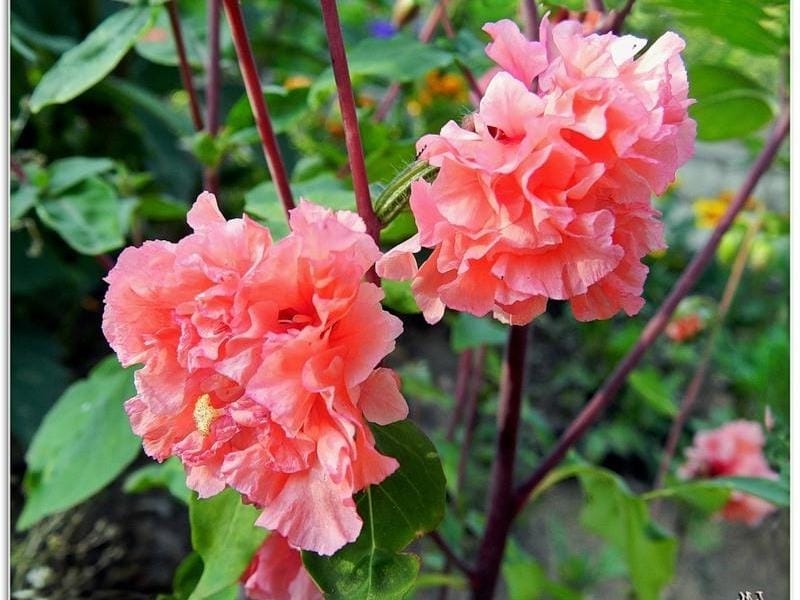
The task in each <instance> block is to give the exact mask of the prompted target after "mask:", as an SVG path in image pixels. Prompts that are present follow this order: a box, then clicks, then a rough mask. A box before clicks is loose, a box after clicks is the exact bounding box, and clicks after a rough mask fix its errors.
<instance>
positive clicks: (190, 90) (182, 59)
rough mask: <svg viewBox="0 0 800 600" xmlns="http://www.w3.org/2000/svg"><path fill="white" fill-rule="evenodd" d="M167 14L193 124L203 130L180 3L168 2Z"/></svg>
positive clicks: (171, 0)
mask: <svg viewBox="0 0 800 600" xmlns="http://www.w3.org/2000/svg"><path fill="white" fill-rule="evenodd" d="M167 14H168V15H169V24H170V27H172V39H173V40H175V49H176V50H177V51H178V70H179V71H180V74H181V82H182V83H183V89H185V90H186V93H187V94H188V95H189V109H190V110H191V113H192V123H194V128H195V129H197V131H200V130H202V129H203V115H202V113H201V112H200V101H199V100H198V99H197V91H195V89H194V85H193V84H192V68H191V67H190V66H189V59H188V57H187V56H186V46H185V45H184V43H183V33H182V32H181V17H180V14H178V1H177V0H169V1H168V2H167Z"/></svg>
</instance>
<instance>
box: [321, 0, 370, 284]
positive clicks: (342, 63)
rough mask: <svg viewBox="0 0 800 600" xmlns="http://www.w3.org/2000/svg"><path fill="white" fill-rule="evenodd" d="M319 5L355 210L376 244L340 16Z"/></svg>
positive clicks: (330, 4)
mask: <svg viewBox="0 0 800 600" xmlns="http://www.w3.org/2000/svg"><path fill="white" fill-rule="evenodd" d="M320 5H321V6H322V19H323V21H324V22H325V32H326V34H327V37H328V49H329V50H330V54H331V67H332V68H333V78H334V79H335V81H336V90H337V92H338V96H339V108H340V109H341V112H342V126H343V127H344V140H345V144H346V146H347V159H348V162H349V163H350V174H351V175H352V177H353V191H354V192H355V196H356V208H357V210H358V214H359V216H360V217H361V218H362V219H363V220H364V224H365V225H366V226H367V233H368V234H369V235H370V236H372V239H373V240H375V243H376V244H377V243H378V241H379V235H380V230H381V224H380V222H379V221H378V217H376V216H375V211H374V210H373V209H372V200H371V199H370V194H369V182H368V181H367V167H366V164H365V163H364V149H363V147H362V145H361V133H360V131H359V129H358V116H357V115H356V103H355V99H354V98H353V86H352V84H351V82H350V70H349V69H348V67H347V53H346V52H345V49H344V39H343V38H342V28H341V25H340V24H339V12H338V10H337V9H336V0H320ZM368 278H369V279H373V280H374V281H377V275H375V272H374V269H372V270H370V273H369V274H368Z"/></svg>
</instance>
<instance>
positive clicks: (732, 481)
mask: <svg viewBox="0 0 800 600" xmlns="http://www.w3.org/2000/svg"><path fill="white" fill-rule="evenodd" d="M733 491H737V492H743V493H745V494H750V495H751V496H756V497H758V498H761V499H763V500H766V501H767V502H770V503H772V504H774V505H775V506H779V507H786V506H789V491H790V490H789V484H788V483H787V482H786V481H783V480H780V479H779V480H774V479H765V478H762V477H716V478H714V479H703V480H698V481H689V482H685V483H678V484H676V485H673V486H669V487H665V488H661V489H658V490H654V491H652V492H650V493H648V494H645V495H644V496H643V498H644V499H645V500H655V499H657V498H676V499H679V500H683V501H684V502H688V503H690V504H692V505H694V506H697V507H698V508H700V509H702V510H704V511H706V512H714V511H716V510H719V509H720V508H722V507H723V506H724V505H725V502H727V500H728V497H729V496H730V493H731V492H733Z"/></svg>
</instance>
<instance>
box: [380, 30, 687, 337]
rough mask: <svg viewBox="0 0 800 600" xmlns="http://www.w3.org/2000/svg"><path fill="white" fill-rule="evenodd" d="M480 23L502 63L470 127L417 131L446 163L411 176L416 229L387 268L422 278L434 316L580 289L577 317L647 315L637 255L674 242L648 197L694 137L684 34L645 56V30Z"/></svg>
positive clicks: (513, 311)
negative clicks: (536, 37)
mask: <svg viewBox="0 0 800 600" xmlns="http://www.w3.org/2000/svg"><path fill="white" fill-rule="evenodd" d="M484 29H485V30H486V31H487V32H488V33H489V34H490V35H491V36H492V37H493V42H492V43H491V44H489V46H487V53H488V54H489V55H490V57H491V58H493V59H494V60H495V61H496V62H497V63H498V65H499V67H500V68H501V71H499V72H498V73H496V74H495V75H494V76H493V77H492V79H491V82H490V83H489V85H488V87H487V88H486V92H485V94H484V96H483V98H482V99H481V102H480V106H479V108H478V110H477V111H476V112H475V113H474V114H473V115H471V119H469V120H468V121H469V125H468V126H459V125H457V124H456V123H455V122H452V121H451V122H449V123H447V124H446V125H445V126H444V127H443V128H442V130H441V132H440V133H439V134H438V135H427V136H425V137H423V138H422V139H420V141H419V142H418V145H417V149H418V151H419V152H420V154H421V157H422V158H423V159H425V160H427V161H428V162H429V163H430V164H432V165H434V166H436V167H439V169H440V170H439V173H438V175H437V177H436V179H435V180H434V181H433V183H427V182H425V181H417V182H415V183H414V184H413V185H412V188H411V200H410V205H411V209H412V211H413V213H414V217H415V219H416V222H417V227H418V230H419V234H418V235H417V236H415V237H413V238H411V239H410V240H408V241H407V242H405V243H404V244H402V245H400V246H398V247H396V248H394V249H392V250H390V251H389V252H388V253H387V254H386V255H385V256H384V257H383V258H382V259H381V260H380V261H379V262H378V273H379V274H380V275H381V276H383V277H387V278H390V279H412V290H413V292H414V294H415V297H416V299H417V303H418V304H419V306H420V308H421V309H422V311H423V314H424V315H425V318H426V319H427V320H428V321H429V322H431V323H433V322H436V321H438V320H439V319H440V318H441V317H442V315H443V313H444V310H445V307H450V308H453V309H455V310H460V311H466V312H469V313H472V314H475V315H478V316H482V315H485V314H487V313H492V314H493V315H494V316H495V317H496V318H498V319H500V320H502V321H504V322H508V323H512V324H524V323H528V322H530V321H531V320H532V319H533V318H534V317H536V316H537V315H538V314H540V313H541V312H543V311H544V310H545V308H546V305H547V300H548V299H553V300H569V301H570V303H571V306H572V310H573V312H574V314H575V316H576V318H578V319H579V320H592V319H599V318H609V317H611V316H613V315H614V314H616V313H617V312H619V311H620V310H624V311H625V312H626V313H627V314H628V315H633V314H636V313H637V312H638V311H639V310H640V309H641V307H642V305H643V303H644V301H643V300H642V298H641V295H642V289H643V286H644V281H645V277H646V275H647V271H648V269H647V267H646V266H645V265H644V264H643V263H642V262H641V259H642V258H643V257H644V256H645V255H646V254H648V253H650V252H652V251H654V250H658V249H662V248H664V247H665V244H664V239H663V227H662V224H661V222H660V221H659V216H660V215H659V213H658V211H656V210H655V209H654V208H653V207H652V205H651V203H650V196H651V194H653V193H661V192H663V191H664V189H665V187H666V185H667V184H668V183H669V182H670V181H672V180H673V179H674V176H675V171H676V169H677V168H678V166H680V165H681V164H682V163H683V162H685V161H686V160H687V158H688V157H689V155H690V154H691V151H692V146H693V140H694V127H695V125H694V121H692V120H691V119H689V118H688V116H687V107H688V105H689V104H690V101H689V100H688V99H687V93H688V86H687V83H686V72H685V69H684V67H683V63H682V61H681V59H680V56H679V53H680V51H681V49H682V48H683V42H682V41H681V40H680V38H678V37H677V36H676V35H675V34H671V33H668V34H665V35H664V36H662V37H661V38H660V39H659V40H658V41H657V42H656V43H655V44H653V46H652V47H651V48H650V49H649V50H648V51H647V52H645V53H644V54H643V55H642V56H641V57H640V58H638V59H636V60H634V56H635V54H636V53H637V52H638V51H639V50H640V49H641V48H642V46H643V44H644V42H643V40H638V39H637V38H633V37H631V36H624V37H618V36H616V35H613V34H606V35H602V36H599V35H590V36H586V37H585V36H583V34H582V33H581V26H580V24H579V23H576V22H572V21H565V22H563V23H560V24H558V25H555V26H550V25H549V24H548V23H547V22H546V21H545V22H543V24H542V30H541V39H542V42H541V43H539V42H529V41H527V40H526V39H525V38H524V36H523V35H522V33H520V31H519V29H518V28H517V26H516V25H514V24H513V23H512V22H511V21H501V22H499V23H494V24H488V25H487V26H486V27H484ZM533 78H537V80H538V84H537V87H536V88H535V89H536V91H535V92H534V91H532V89H531V81H532V80H533ZM423 247H424V248H429V249H431V250H432V252H431V253H430V256H429V257H428V258H427V259H426V260H425V261H424V263H423V264H422V266H421V267H420V268H419V269H418V268H417V264H416V261H415V260H414V258H413V256H412V254H414V253H416V252H418V251H419V250H420V249H421V248H423Z"/></svg>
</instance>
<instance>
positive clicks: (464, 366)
mask: <svg viewBox="0 0 800 600" xmlns="http://www.w3.org/2000/svg"><path fill="white" fill-rule="evenodd" d="M472 355H473V351H472V348H467V349H466V350H464V351H463V352H462V353H461V356H459V357H458V369H457V371H456V389H455V391H454V393H453V399H454V401H455V402H454V407H453V415H452V416H451V418H450V424H449V425H448V426H447V433H446V434H445V438H446V439H447V440H450V441H452V440H453V436H454V435H455V433H456V428H457V427H458V424H459V423H460V422H461V419H462V418H463V417H464V410H465V409H466V405H467V399H468V397H469V383H470V380H471V379H472V377H471V375H472V358H473V357H472Z"/></svg>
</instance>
